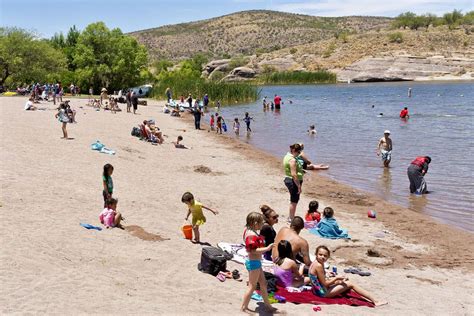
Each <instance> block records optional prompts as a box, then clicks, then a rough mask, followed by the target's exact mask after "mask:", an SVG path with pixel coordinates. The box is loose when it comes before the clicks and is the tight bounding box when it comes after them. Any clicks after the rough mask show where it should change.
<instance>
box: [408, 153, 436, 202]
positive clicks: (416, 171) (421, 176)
mask: <svg viewBox="0 0 474 316" xmlns="http://www.w3.org/2000/svg"><path fill="white" fill-rule="evenodd" d="M430 162H431V158H430V157H429V156H420V157H416V159H415V160H413V161H412V162H411V163H410V166H409V167H408V169H407V175H408V180H409V181H410V193H415V194H416V195H422V194H423V193H428V189H427V186H426V181H425V174H426V173H427V172H428V165H429V164H430Z"/></svg>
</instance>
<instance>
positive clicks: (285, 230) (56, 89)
mask: <svg viewBox="0 0 474 316" xmlns="http://www.w3.org/2000/svg"><path fill="white" fill-rule="evenodd" d="M69 90H70V94H71V95H75V94H79V93H80V89H79V88H78V87H76V86H74V85H73V84H71V85H70V87H69ZM30 93H31V95H30V98H29V100H28V101H27V102H26V105H25V110H37V109H40V108H39V107H38V106H35V103H40V101H52V102H53V103H54V104H55V105H56V104H59V107H58V108H57V110H58V111H57V113H56V118H57V119H58V120H59V122H60V123H61V124H62V132H63V138H64V139H72V138H70V137H68V132H67V127H66V126H67V124H69V123H76V117H75V116H76V111H75V110H74V109H72V108H71V105H70V103H71V101H70V100H63V98H64V97H65V95H64V88H63V87H62V86H61V83H56V84H52V85H50V84H45V85H40V84H36V85H34V86H32V87H31V89H30ZM120 96H121V97H122V94H121V92H120ZM409 96H411V90H410V91H409ZM166 98H167V103H166V104H165V105H164V107H163V112H164V113H165V114H169V115H171V116H173V117H181V116H182V114H183V112H187V113H189V114H192V116H193V117H194V123H195V129H196V130H201V129H202V128H201V119H202V117H204V116H206V115H207V116H208V117H209V121H208V128H209V129H208V130H209V131H215V132H216V133H218V134H222V133H223V132H224V133H225V132H227V126H226V121H225V120H224V118H223V116H222V114H220V113H219V112H220V106H221V105H220V102H219V101H218V100H216V102H215V103H214V111H212V110H210V108H211V106H210V100H209V97H208V95H207V94H205V95H204V96H203V98H202V102H201V101H200V99H193V98H192V96H191V94H189V95H188V97H187V98H186V99H185V98H184V96H181V97H180V98H179V102H176V101H174V100H173V99H172V93H171V89H167V91H166ZM123 99H124V101H125V103H126V112H127V113H133V114H137V111H138V103H139V101H138V96H137V95H136V94H135V93H134V92H133V91H132V90H130V91H128V92H127V93H126V94H125V96H124V98H123ZM118 101H119V100H118V99H117V98H115V97H113V96H108V94H107V89H105V88H103V89H102V90H101V93H100V97H99V98H95V97H94V94H93V90H92V88H90V90H89V100H88V103H87V105H88V106H91V107H93V108H95V109H96V110H97V111H100V110H107V111H110V112H111V113H117V112H120V111H121V109H120V108H119V105H118ZM288 102H289V103H290V104H291V103H292V101H291V100H289V101H288ZM282 104H283V102H282V98H281V97H280V96H278V95H275V97H274V99H273V100H271V101H269V100H268V99H267V97H265V98H264V99H263V110H264V111H267V110H275V111H279V110H280V109H281V106H282ZM132 109H133V111H132ZM400 118H401V119H404V120H407V119H408V118H409V113H408V109H407V108H404V109H403V110H402V112H401V113H400ZM252 121H253V118H252V117H251V116H250V114H249V113H248V112H246V113H244V114H243V122H245V124H246V132H247V133H252V128H251V122H252ZM232 130H233V132H234V133H235V134H236V135H239V133H240V120H239V118H235V119H234V120H233V126H232ZM307 132H308V133H309V134H311V135H316V133H317V132H316V129H315V126H314V125H311V126H310V127H309V129H308V131H307ZM131 134H132V135H133V136H136V137H138V138H140V139H141V140H143V141H146V142H150V143H151V144H155V145H161V144H164V143H165V142H166V141H165V137H167V136H166V135H164V134H163V131H162V130H160V128H159V127H158V126H157V124H156V121H155V120H154V119H146V120H143V121H142V122H141V123H140V124H138V126H135V127H133V128H132V132H131ZM182 141H183V137H182V136H181V135H180V136H178V137H177V139H176V140H175V141H171V142H170V143H171V144H172V145H174V146H175V147H176V148H182V149H192V148H191V147H189V146H186V145H184V144H182ZM391 151H392V141H391V139H390V131H388V130H385V132H384V136H383V137H382V138H381V139H380V140H379V143H378V145H377V154H378V155H381V157H382V161H383V164H384V166H385V167H388V166H389V164H390V160H391ZM430 162H431V158H430V157H425V156H422V157H417V158H416V159H415V160H414V161H413V162H412V163H411V164H410V166H409V168H408V171H407V173H408V177H409V180H410V191H411V193H417V194H422V193H426V192H427V189H426V182H425V181H424V175H425V174H426V172H427V170H428V164H429V163H430ZM327 168H329V166H327V165H321V164H319V165H317V164H313V163H312V162H311V161H310V160H309V159H308V157H307V156H306V155H305V154H304V145H303V144H301V143H295V144H292V145H291V146H289V152H288V153H287V154H286V155H285V156H284V158H283V169H284V184H285V186H286V187H287V189H288V192H289V194H290V204H289V213H288V216H287V226H285V227H282V228H281V229H280V230H279V231H278V232H276V231H275V230H274V228H273V226H274V225H275V224H276V223H278V221H279V216H280V215H279V214H277V213H276V211H275V210H273V209H272V208H271V207H270V206H268V205H262V206H261V207H260V212H251V213H249V214H248V215H247V217H246V228H245V231H244V232H243V244H244V245H245V249H246V251H247V256H248V257H247V258H246V259H245V262H244V265H245V267H246V269H247V271H248V289H247V291H246V292H245V294H244V298H243V302H242V306H241V310H242V311H244V312H249V313H252V312H254V311H253V310H250V309H249V302H250V300H251V298H254V296H255V295H257V296H259V297H260V299H261V300H263V302H264V305H265V307H266V309H268V311H270V312H276V309H275V308H273V307H272V306H271V301H270V300H269V296H268V291H267V275H266V274H265V273H264V270H265V271H266V272H268V271H271V272H272V273H273V275H274V276H275V277H276V279H277V284H278V285H279V286H281V287H284V288H287V289H292V290H295V291H304V290H308V291H310V292H311V293H313V294H314V295H316V296H317V297H320V298H334V297H339V296H340V295H343V294H345V293H347V292H350V291H351V292H355V293H357V294H358V295H359V297H361V298H362V299H364V300H366V301H368V302H370V303H371V304H373V306H380V305H384V304H387V302H386V301H384V300H382V299H380V298H378V297H377V295H374V294H372V293H370V292H368V291H367V290H364V289H363V288H361V287H360V286H358V285H357V284H355V283H354V282H353V281H352V280H350V279H349V278H348V277H347V275H341V274H338V272H337V270H335V269H334V270H332V271H327V268H328V264H327V260H328V259H329V257H330V255H331V252H330V250H329V248H328V247H326V246H324V245H319V246H317V247H315V250H314V252H313V254H314V256H313V255H312V253H311V249H312V247H310V246H309V243H308V242H307V241H306V240H305V239H304V238H303V237H301V236H300V232H301V231H302V230H303V229H305V228H306V229H312V230H314V232H315V234H317V235H318V236H320V237H322V238H331V239H335V238H347V239H348V238H350V237H349V235H348V233H347V231H346V230H344V229H341V228H339V225H338V223H337V221H336V219H335V210H334V209H333V208H331V207H325V208H324V209H323V210H322V212H321V211H320V210H319V202H318V201H316V200H313V201H311V203H309V206H308V208H307V211H306V212H305V215H304V216H303V217H301V216H297V215H296V210H297V205H298V202H299V200H300V195H301V193H302V185H303V178H304V174H305V173H306V172H308V171H310V170H325V169H327ZM113 172H114V167H113V166H112V165H111V164H106V165H104V166H103V174H102V184H103V191H102V195H103V199H104V209H103V211H102V212H101V213H100V215H99V220H100V222H101V223H102V224H103V225H104V226H105V227H106V228H114V227H117V228H123V226H122V222H123V221H124V217H123V215H122V214H121V213H120V212H119V211H118V210H117V204H118V199H117V198H116V196H115V195H114V185H113V181H112V175H113ZM182 202H183V203H184V204H185V205H186V208H187V215H186V216H185V220H186V221H188V220H189V217H190V216H191V227H192V236H193V239H192V242H193V243H196V244H204V245H205V244H207V243H202V241H201V234H200V227H201V226H202V225H203V224H204V223H205V222H206V217H205V215H204V213H203V210H207V211H209V212H212V213H213V214H214V215H217V214H218V211H217V210H214V209H212V208H210V207H208V206H205V205H203V204H202V203H200V202H199V201H197V200H196V199H195V198H194V196H193V194H192V193H191V192H185V193H184V194H183V196H182ZM369 216H371V215H370V214H369ZM372 216H375V214H372ZM262 262H267V263H268V262H270V263H271V265H272V267H271V268H270V269H268V268H266V267H264V266H262ZM234 272H235V271H234ZM345 272H346V273H358V274H360V275H370V273H368V272H364V271H360V270H358V269H348V270H347V271H345ZM217 277H218V278H234V279H241V278H240V274H239V273H238V272H237V273H231V274H229V272H226V271H220V272H219V274H218V275H217ZM257 288H258V291H259V292H258V294H256V292H255V291H256V290H257Z"/></svg>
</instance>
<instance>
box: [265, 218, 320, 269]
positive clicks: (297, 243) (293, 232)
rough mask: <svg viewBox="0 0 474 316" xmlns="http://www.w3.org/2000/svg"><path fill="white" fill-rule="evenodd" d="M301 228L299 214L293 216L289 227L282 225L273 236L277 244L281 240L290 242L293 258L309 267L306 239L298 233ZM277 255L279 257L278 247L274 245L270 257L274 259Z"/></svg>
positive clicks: (309, 260) (302, 225)
mask: <svg viewBox="0 0 474 316" xmlns="http://www.w3.org/2000/svg"><path fill="white" fill-rule="evenodd" d="M303 228H304V220H303V219H302V218H301V217H299V216H295V218H293V220H292V221H291V225H290V228H288V227H282V228H281V229H280V231H279V232H278V234H277V235H276V237H275V244H278V243H279V242H280V241H282V240H287V241H288V242H289V243H290V244H291V249H292V250H293V258H295V259H296V260H298V261H300V262H303V263H304V264H305V265H306V266H308V267H309V266H310V265H311V259H310V258H309V245H308V242H307V241H306V239H304V238H303V237H301V236H300V235H299V234H300V232H301V230H302V229H303ZM278 257H280V255H279V253H278V247H274V248H273V250H272V258H273V260H276V259H278Z"/></svg>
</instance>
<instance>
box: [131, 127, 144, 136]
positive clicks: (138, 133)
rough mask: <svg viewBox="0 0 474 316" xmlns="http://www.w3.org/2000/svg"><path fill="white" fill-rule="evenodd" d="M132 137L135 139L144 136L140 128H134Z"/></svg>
mask: <svg viewBox="0 0 474 316" xmlns="http://www.w3.org/2000/svg"><path fill="white" fill-rule="evenodd" d="M131 134H132V136H135V137H141V136H142V133H141V132H140V129H139V128H138V127H136V126H135V127H134V128H132V133H131Z"/></svg>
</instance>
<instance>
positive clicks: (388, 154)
mask: <svg viewBox="0 0 474 316" xmlns="http://www.w3.org/2000/svg"><path fill="white" fill-rule="evenodd" d="M376 152H377V156H380V155H382V161H383V166H384V167H385V168H388V166H389V165H390V161H391V160H392V139H391V138H390V131H389V130H388V129H386V130H385V131H384V132H383V137H382V138H380V140H379V143H378V145H377V151H376Z"/></svg>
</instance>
